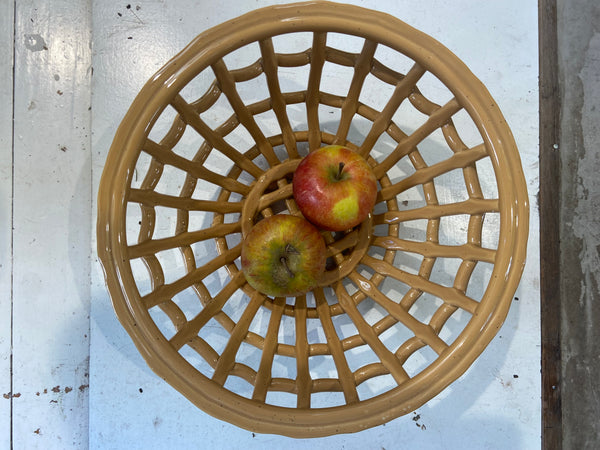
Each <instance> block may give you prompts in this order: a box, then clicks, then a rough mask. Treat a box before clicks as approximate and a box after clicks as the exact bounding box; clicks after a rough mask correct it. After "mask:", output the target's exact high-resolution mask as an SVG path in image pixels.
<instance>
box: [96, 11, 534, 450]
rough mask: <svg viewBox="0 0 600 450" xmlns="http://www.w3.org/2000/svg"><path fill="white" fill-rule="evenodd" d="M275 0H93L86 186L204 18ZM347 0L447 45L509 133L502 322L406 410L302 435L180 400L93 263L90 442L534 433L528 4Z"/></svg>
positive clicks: (260, 442)
mask: <svg viewBox="0 0 600 450" xmlns="http://www.w3.org/2000/svg"><path fill="white" fill-rule="evenodd" d="M273 3H287V2H274V1H249V0H244V1H240V0H223V1H222V2H219V4H218V5H217V4H216V3H214V2H210V1H208V0H200V1H198V0H194V1H192V0H183V1H179V2H177V3H169V4H166V3H162V2H150V1H148V2H144V1H140V2H137V3H132V4H131V8H129V9H128V8H126V5H125V6H124V5H120V4H117V5H115V4H114V3H113V2H111V1H109V0H95V1H94V10H93V15H94V20H93V23H94V55H93V62H94V83H93V99H94V100H93V105H94V107H93V129H94V138H93V144H92V148H93V168H94V170H93V172H94V192H96V189H97V183H98V181H99V177H100V173H101V169H102V166H103V164H104V161H105V158H106V154H107V150H108V148H109V146H110V144H111V141H112V137H113V136H114V133H115V131H116V129H117V127H118V125H119V122H120V120H121V119H122V117H123V115H124V114H125V112H126V111H127V108H128V107H129V105H130V103H131V101H132V100H133V98H134V96H135V95H136V93H137V92H138V91H139V89H140V88H141V87H142V85H143V84H144V83H145V81H146V80H147V79H148V78H149V77H150V76H151V75H152V74H153V73H154V72H155V71H156V70H157V69H158V68H159V67H161V66H162V65H163V64H164V63H165V62H166V61H167V60H168V59H169V58H170V57H171V56H173V55H174V54H175V53H176V52H177V51H178V50H180V49H181V48H182V47H183V46H184V45H185V44H187V43H188V42H189V41H190V40H191V39H192V38H194V37H195V36H196V35H197V34H198V33H200V32H202V31H203V30H205V29H207V28H209V27H211V26H213V25H216V24H218V23H221V22H223V21H224V20H227V19H229V18H233V17H236V16H238V15H240V14H242V13H244V12H246V11H249V10H251V9H254V8H257V7H260V6H266V5H267V4H273ZM348 3H354V4H358V5H361V6H364V7H368V8H372V9H378V10H382V11H385V12H388V13H391V14H393V15H395V16H397V17H399V18H400V19H402V20H404V21H405V22H407V23H409V24H411V25H413V26H415V27H416V28H419V29H421V30H422V31H424V32H426V33H428V34H430V35H432V36H433V37H435V38H437V39H438V40H439V41H441V42H442V43H444V44H445V45H446V46H447V47H449V48H450V49H452V50H453V51H454V52H455V53H456V54H457V55H458V56H459V57H460V58H461V59H462V60H463V61H464V62H465V63H466V64H467V65H468V66H469V67H470V68H471V70H472V71H473V72H474V73H475V74H476V75H477V76H478V77H479V78H480V79H481V80H482V81H483V82H484V84H486V86H487V87H488V88H489V90H490V92H491V94H492V96H493V97H494V98H495V99H496V101H497V102H498V104H499V106H500V108H501V109H502V111H503V112H504V114H505V116H506V118H507V120H508V122H509V124H510V126H511V127H512V130H513V132H514V134H515V137H516V140H517V144H518V146H519V148H520V150H521V157H522V161H523V166H524V168H525V172H526V177H527V182H528V185H529V188H530V189H531V200H532V201H531V205H532V211H531V213H532V220H531V234H530V248H529V254H530V258H529V263H528V265H527V267H526V271H525V274H524V277H523V282H522V284H521V287H520V289H519V291H518V292H517V294H516V297H517V298H518V300H515V302H514V305H513V307H512V309H511V311H510V313H509V316H508V318H507V321H506V323H505V325H504V327H503V328H502V329H501V331H500V333H499V334H498V336H497V337H496V338H495V339H494V340H493V341H492V343H491V344H490V346H489V347H488V348H487V349H486V351H485V352H484V353H483V354H482V356H481V357H480V358H479V359H478V360H477V361H476V363H475V364H474V365H473V366H472V368H471V369H470V370H469V371H468V372H467V373H466V374H465V376H463V377H462V378H461V379H460V380H459V381H458V382H456V383H454V384H453V385H452V386H451V387H450V388H449V389H447V390H446V391H444V392H443V393H442V394H441V395H440V396H438V398H436V399H434V400H432V401H431V402H429V403H428V404H427V405H425V406H423V407H422V408H420V409H419V410H418V411H417V412H416V413H415V414H410V415H407V416H405V417H402V418H399V419H397V420H394V421H392V422H390V423H388V424H386V425H385V426H380V427H376V428H373V429H370V430H366V431H364V432H361V433H357V434H354V435H341V436H332V437H328V438H322V439H314V440H311V441H310V442H309V443H307V442H304V441H298V440H292V439H288V438H284V437H279V436H270V435H254V434H252V433H250V432H248V431H245V430H241V429H239V428H236V427H234V426H232V425H229V424H227V423H224V422H221V421H218V420H215V419H213V418H212V417H210V416H208V415H206V414H204V413H203V412H202V411H200V410H198V409H196V408H195V407H194V406H192V405H191V404H190V403H189V402H188V401H187V400H186V399H185V398H183V397H182V396H181V395H180V394H178V393H177V392H176V391H175V390H174V389H172V388H171V387H170V386H168V385H167V384H166V383H165V382H163V381H162V380H161V379H159V378H158V377H157V376H156V375H154V374H153V373H152V371H151V370H150V369H149V368H148V367H147V366H146V365H145V363H144V361H143V360H142V358H141V356H140V355H139V354H138V353H137V351H136V349H135V347H134V345H133V344H132V342H131V340H130V339H129V337H128V336H127V334H126V333H125V332H124V331H123V330H122V328H121V327H120V325H119V323H118V321H117V319H116V318H115V316H114V313H113V311H112V308H111V305H110V301H109V298H108V296H107V294H106V290H105V287H104V280H103V278H102V272H101V269H100V267H99V265H97V264H96V265H95V266H94V267H93V270H92V323H91V326H92V344H91V363H90V364H91V367H90V375H91V379H90V447H91V448H94V449H103V448H132V449H138V448H139V449H141V448H232V449H234V448H248V449H250V448H257V449H262V448H266V447H278V448H304V447H306V446H307V445H310V446H311V448H315V449H329V448H346V449H354V448H356V449H363V448H388V449H392V448H451V449H454V448H461V449H464V448H469V449H481V448H490V449H530V448H538V447H539V445H540V421H541V419H540V406H541V405H540V367H539V360H540V346H539V287H538V286H539V281H538V273H539V271H538V269H539V268H538V261H537V258H536V257H537V255H538V254H539V253H538V228H537V226H538V225H537V210H536V204H535V201H534V199H535V193H536V192H537V189H538V188H537V184H538V180H537V157H538V151H537V148H538V129H537V126H538V122H537V114H538V109H537V31H536V30H537V4H536V2H535V1H533V0H530V1H527V2H521V1H517V0H510V1H502V2H500V1H494V2H472V1H467V0H464V1H458V2H440V1H437V0H426V1H420V0H408V1H404V2H395V1H391V0H390V1H377V2H376V1H370V0H363V1H360V0H354V1H350V2H348Z"/></svg>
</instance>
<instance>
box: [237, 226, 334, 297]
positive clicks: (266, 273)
mask: <svg viewBox="0 0 600 450" xmlns="http://www.w3.org/2000/svg"><path fill="white" fill-rule="evenodd" d="M325 260H326V248H325V241H324V239H323V237H322V236H321V234H320V233H319V230H317V229H316V228H315V227H314V226H313V225H312V224H310V223H309V222H308V221H307V220H305V219H303V218H301V217H296V216H291V215H288V214H276V215H274V216H270V217H267V218H265V219H263V220H261V221H259V222H258V223H257V224H256V225H254V226H253V227H252V229H251V230H250V232H249V233H248V235H247V236H246V237H245V238H244V241H243V243H242V271H243V272H244V275H245V276H246V280H247V281H248V284H250V286H252V287H253V288H254V289H256V290H258V291H260V292H262V293H263V294H266V295H271V296H273V297H295V296H297V295H301V294H305V293H307V292H308V291H310V290H312V289H314V288H315V287H316V286H317V285H318V283H319V281H320V279H321V277H322V275H323V272H324V271H325Z"/></svg>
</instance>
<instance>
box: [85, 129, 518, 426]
mask: <svg viewBox="0 0 600 450" xmlns="http://www.w3.org/2000/svg"><path fill="white" fill-rule="evenodd" d="M337 124H338V122H337V121H332V122H325V123H324V124H323V127H322V129H324V130H328V131H329V132H332V131H333V132H335V130H336V129H337ZM405 131H406V132H407V133H410V132H412V131H413V130H405ZM364 138H365V132H364V130H360V129H357V128H356V127H352V128H351V130H350V133H349V136H348V140H349V141H350V142H355V143H360V142H362V141H363V140H364ZM300 145H301V146H302V147H304V150H302V152H305V151H306V145H305V144H302V143H300ZM435 149H436V145H430V146H429V150H430V151H434V152H435ZM377 150H378V151H381V152H382V153H384V154H385V151H383V150H382V149H380V148H378V149H377ZM387 151H389V150H387ZM439 151H440V153H444V152H447V148H443V147H442V146H441V145H440V148H439ZM408 170H409V168H407V170H406V171H405V172H408ZM406 175H407V174H406V173H405V174H404V176H406ZM402 176H403V175H402V173H400V174H398V175H397V177H398V178H396V179H392V181H393V182H395V181H398V179H400V178H401V177H402ZM452 183H453V182H452V181H451V184H452ZM451 189H452V185H451V186H449V187H448V191H447V192H445V193H444V195H445V196H446V197H448V196H449V197H451V194H450V191H451ZM449 197H448V198H447V199H446V200H448V201H450V200H451V199H450V198H449ZM399 204H401V207H404V208H413V207H418V206H422V205H423V204H424V200H423V198H422V192H421V198H419V194H418V193H415V192H412V193H411V195H410V197H408V198H406V199H402V200H400V201H399ZM211 221H212V216H211V215H210V214H206V217H205V218H204V222H203V224H202V226H205V227H208V226H209V225H210V222H211ZM460 228H461V224H460V223H459V224H455V225H454V228H453V227H452V226H451V227H449V228H448V230H449V231H452V230H459V229H460ZM400 233H401V234H402V235H401V237H403V236H404V237H407V238H410V237H412V238H413V239H415V240H422V238H423V230H422V229H420V227H419V224H418V223H415V224H408V225H407V226H403V227H401V231H400ZM439 238H440V242H447V243H449V244H450V243H452V241H453V239H452V236H451V233H450V234H449V233H448V231H447V229H446V228H444V227H442V228H441V230H440V234H439ZM377 253H379V254H381V253H382V250H381V249H374V250H373V255H376V254H377ZM200 262H201V261H200V259H199V263H200ZM421 262H422V258H420V257H419V256H416V255H414V254H409V253H406V252H398V255H397V257H396V261H395V263H396V264H397V265H400V266H403V267H404V268H406V270H412V271H413V272H417V271H418V268H419V265H420V263H421ZM238 266H239V264H238ZM436 269H437V270H435V271H434V272H435V275H436V282H438V283H440V284H446V285H448V284H449V285H450V286H451V285H452V284H451V283H452V281H453V279H454V275H455V269H456V267H455V266H454V265H452V264H450V265H449V266H447V265H443V266H442V267H437V266H436ZM98 270H100V269H98ZM488 277H489V273H487V274H486V272H485V271H482V272H477V273H475V274H474V275H473V277H472V278H471V281H470V283H469V295H471V296H472V297H473V298H477V299H478V298H480V297H481V295H482V294H483V291H484V290H485V287H486V285H487V278H488ZM226 282H227V279H226V278H224V277H212V278H211V279H210V280H207V283H206V286H207V288H208V289H209V290H210V292H218V291H220V290H221V289H222V288H223V286H224V284H225V283H226ZM398 283H399V282H394V283H391V285H390V286H387V287H385V286H384V287H385V289H387V290H388V291H389V292H390V293H391V292H396V295H401V294H402V293H405V291H406V287H402V286H400V285H399V284H398ZM384 284H385V282H384ZM384 287H382V290H383V289H384ZM389 295H390V296H393V295H394V294H389ZM92 299H93V304H94V307H93V308H92V319H93V322H94V325H95V326H94V327H93V328H94V329H95V330H97V331H99V332H101V333H102V334H103V335H104V338H105V340H106V342H107V343H108V344H110V345H111V346H112V347H113V350H116V351H117V352H119V353H121V354H122V356H123V357H125V358H126V359H127V360H129V361H132V362H133V363H134V364H135V366H136V367H137V368H138V369H140V370H142V371H144V372H146V373H153V372H152V370H151V369H150V368H149V367H148V366H147V365H146V364H145V362H144V360H143V358H141V356H140V354H139V353H138V352H137V351H136V348H135V346H134V345H131V344H132V342H131V339H130V338H129V336H128V335H127V333H126V332H125V330H124V329H123V328H122V327H121V326H120V324H119V322H118V321H117V320H116V317H115V314H114V311H113V310H112V307H111V306H110V302H109V300H108V296H107V295H106V293H105V291H102V290H100V291H97V292H96V293H95V294H94V295H93V296H92ZM247 299H248V298H247V297H246V296H244V299H242V300H241V302H239V304H240V305H241V306H243V304H244V301H246V302H247ZM329 299H330V301H335V300H331V298H329ZM309 301H310V300H309ZM515 306H516V308H515ZM361 308H362V309H363V313H366V314H374V313H375V309H376V308H378V306H377V305H376V304H375V302H373V301H371V300H370V299H366V300H365V301H363V302H362V303H361ZM432 313H433V312H432V311H427V308H423V311H422V314H423V317H424V318H426V317H430V316H431V314H432ZM375 315H376V314H375ZM517 316H518V306H517V305H513V309H512V310H511V311H510V314H509V319H510V318H511V317H517ZM165 320H167V321H168V319H167V318H166V316H165ZM373 320H375V319H373ZM424 320H425V319H424ZM263 322H266V323H268V320H265V321H263ZM344 325H345V324H344V323H343V321H341V323H338V324H337V325H336V331H338V332H339V330H341V329H342V328H343V327H344ZM464 325H465V322H464V318H463V320H462V321H461V320H458V321H453V319H452V317H451V318H450V319H449V320H448V322H447V324H446V326H445V328H447V332H448V334H449V335H450V336H453V337H454V338H455V337H457V336H458V334H459V333H460V331H461V330H462V328H463V327H464ZM165 326H166V328H167V329H168V328H169V327H171V328H172V324H169V323H166V324H165ZM506 328H508V329H506ZM208 330H209V331H210V328H209V329H208ZM215 330H216V329H215ZM221 331H224V330H220V329H219V330H218V331H216V332H217V334H222V333H221ZM515 331H516V329H515V328H514V327H506V326H505V327H504V328H503V329H502V332H501V334H502V341H501V342H502V345H499V343H496V341H497V339H496V341H493V342H492V345H494V347H495V349H494V355H493V358H494V359H493V367H501V366H502V365H503V362H504V360H505V359H506V356H507V351H508V348H509V347H510V343H511V341H512V339H513V338H514V335H515ZM225 337H226V336H225ZM342 337H343V336H340V338H342ZM223 338H224V336H220V337H218V336H217V339H223ZM308 338H309V342H311V343H313V342H314V343H317V342H326V340H324V336H323V333H322V331H321V330H319V329H318V327H315V328H312V329H309V330H308ZM400 338H401V336H398V339H400ZM281 341H282V342H284V343H290V344H293V341H294V335H293V334H289V333H286V332H284V333H283V335H282V336H281ZM401 343H402V342H401V341H397V342H395V341H394V339H393V338H392V339H391V341H390V342H389V343H386V345H390V347H393V346H396V347H397V345H399V344H401ZM92 348H93V347H92ZM358 353H360V352H358ZM488 353H489V352H488ZM97 356H98V355H97ZM106 356H107V357H110V352H107V353H106ZM98 357H101V356H98ZM362 357H363V359H364V363H368V362H371V361H370V360H369V358H370V356H369V355H368V353H364V354H363V355H362ZM356 358H357V359H356V364H357V368H358V367H360V366H361V365H362V363H361V355H360V354H358V355H357V356H356ZM431 362H432V360H431V359H430V360H427V359H426V358H425V360H424V361H421V362H420V364H421V367H420V368H421V369H422V368H424V367H426V366H427V365H428V364H429V363H431ZM278 364H279V365H280V366H281V367H279V371H280V372H281V375H282V376H286V377H290V378H294V375H295V373H296V366H295V360H294V359H293V358H280V359H279V360H278ZM420 368H419V363H418V364H417V365H416V366H415V367H414V369H413V370H414V371H415V374H416V373H418V371H419V369H420ZM482 369H484V366H482V364H478V361H476V362H475V363H474V365H473V366H472V367H471V368H470V369H469V370H468V374H467V375H466V376H464V377H463V378H466V377H468V383H469V385H468V388H467V389H464V388H463V383H462V381H459V382H458V383H459V384H460V386H455V385H451V386H449V387H448V388H447V389H446V390H445V391H443V392H442V393H441V394H440V395H438V397H437V399H434V401H432V402H431V403H432V405H433V406H427V404H426V405H424V406H423V407H422V409H423V408H426V409H428V410H429V411H431V412H432V413H434V412H435V414H436V415H438V414H441V415H445V414H446V413H447V412H450V411H452V414H451V415H452V417H454V418H456V417H460V416H461V415H462V414H463V413H464V412H465V411H467V410H468V409H469V408H470V406H471V405H472V404H474V403H475V401H476V400H477V398H478V397H479V396H480V395H481V394H482V393H483V392H484V391H485V390H486V389H487V387H488V386H489V385H490V384H491V383H494V382H495V378H494V377H491V376H489V371H486V370H482ZM311 373H314V374H315V377H324V378H327V377H331V376H336V374H337V372H336V371H335V367H333V369H332V364H331V361H330V360H329V359H328V358H321V361H320V362H319V361H318V360H315V363H314V364H313V365H311ZM232 378H233V377H232ZM373 380H374V381H375V380H376V379H373ZM466 382H467V381H465V383H466ZM237 385H239V383H237ZM165 386H166V385H165ZM390 386H391V385H390ZM390 386H385V385H384V386H383V390H382V386H377V383H363V385H361V387H360V389H361V391H362V393H361V395H362V396H364V398H370V397H374V396H377V395H380V394H382V393H385V392H386V390H387V389H389V387H390ZM391 387H393V386H391ZM246 388H247V389H249V388H250V386H249V385H248V386H247V387H246ZM242 389H243V388H242ZM247 389H244V390H246V392H244V393H241V394H242V395H244V396H248V391H247ZM251 394H252V392H251V390H250V392H249V395H251ZM339 394H340V393H332V394H327V393H325V394H319V395H318V396H316V397H315V400H316V401H315V404H314V406H315V407H319V406H320V405H321V403H322V406H331V402H332V401H333V402H334V403H335V402H337V404H344V401H343V397H342V398H340V395H339ZM276 397H277V395H275V398H274V402H275V403H279V401H278V399H277V398H276ZM361 398H362V397H361ZM286 400H289V398H288V396H286V395H283V396H282V397H281V401H282V402H284V401H286Z"/></svg>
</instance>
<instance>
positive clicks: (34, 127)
mask: <svg viewBox="0 0 600 450" xmlns="http://www.w3.org/2000/svg"><path fill="white" fill-rule="evenodd" d="M6 3H9V2H3V3H2V4H3V5H4V4H6ZM11 3H12V2H11ZM90 8H91V3H90V2H86V1H81V2H70V1H59V0H51V1H34V0H25V1H18V2H16V16H15V33H14V36H15V61H16V64H15V73H14V75H15V80H14V82H15V96H14V133H15V139H14V198H13V211H14V217H13V218H14V224H15V225H14V232H13V250H14V260H13V279H14V284H13V297H12V300H13V318H12V320H13V367H12V385H13V387H12V391H13V400H12V406H13V410H12V424H13V433H12V435H13V445H14V448H15V449H35V448H44V449H52V448H86V447H87V430H88V424H87V422H88V421H87V402H88V388H87V385H88V355H89V280H90V269H89V264H90V259H89V258H90V244H89V243H90V238H91V236H90V233H91V231H90V230H91V222H90V204H91V187H90V179H91V174H90V172H91V171H90V146H89V142H90V136H91V134H90V133H91V130H90V111H89V108H90V100H91V99H90V75H91V64H90V55H91V49H90V43H91V40H90V39H91V32H90V31H91V22H90V17H91V12H90Z"/></svg>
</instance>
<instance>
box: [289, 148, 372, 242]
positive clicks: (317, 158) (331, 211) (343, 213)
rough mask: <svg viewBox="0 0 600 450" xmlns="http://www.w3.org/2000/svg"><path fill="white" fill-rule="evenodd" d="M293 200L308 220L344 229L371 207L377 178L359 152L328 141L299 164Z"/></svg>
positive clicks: (367, 212)
mask: <svg viewBox="0 0 600 450" xmlns="http://www.w3.org/2000/svg"><path fill="white" fill-rule="evenodd" d="M293 192H294V200H295V201H296V203H297V205H298V208H300V211H301V212H302V214H303V215H304V217H306V218H307V219H308V220H309V221H310V222H312V223H313V224H315V225H316V226H317V227H319V228H322V229H325V230H330V231H345V230H348V229H350V228H352V227H354V226H356V225H358V224H359V223H361V222H362V221H363V220H365V218H366V217H367V216H368V215H369V213H370V212H371V211H372V210H373V206H374V205H375V199H376V197H377V180H376V178H375V175H374V174H373V171H372V170H371V166H369V164H368V163H367V161H365V159H364V158H363V157H362V156H360V155H359V154H358V153H356V152H353V151H352V150H350V149H349V148H347V147H343V146H341V145H328V146H326V147H322V148H320V149H318V150H315V151H313V152H311V153H309V154H308V155H307V156H306V157H305V158H304V159H303V160H302V161H301V162H300V164H299V165H298V168H297V169H296V172H295V173H294V181H293Z"/></svg>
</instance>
